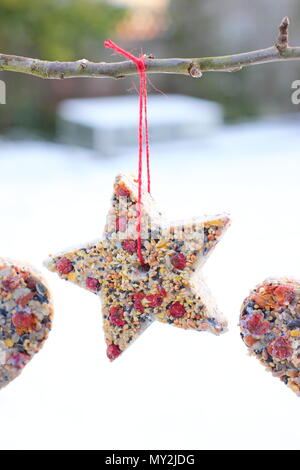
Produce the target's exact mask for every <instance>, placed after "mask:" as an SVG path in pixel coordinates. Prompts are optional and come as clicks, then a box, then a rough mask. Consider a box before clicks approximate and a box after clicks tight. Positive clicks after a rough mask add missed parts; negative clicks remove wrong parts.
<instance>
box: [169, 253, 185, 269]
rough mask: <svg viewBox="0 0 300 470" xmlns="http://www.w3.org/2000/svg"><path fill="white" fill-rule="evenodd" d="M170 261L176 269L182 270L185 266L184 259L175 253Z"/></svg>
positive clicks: (180, 254)
mask: <svg viewBox="0 0 300 470" xmlns="http://www.w3.org/2000/svg"><path fill="white" fill-rule="evenodd" d="M170 261H171V263H172V264H173V266H174V268H176V269H184V268H185V265H186V257H185V256H184V255H183V254H182V253H175V254H174V255H172V256H171V257H170Z"/></svg>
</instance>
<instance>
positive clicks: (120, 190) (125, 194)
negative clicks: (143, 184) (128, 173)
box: [116, 184, 130, 197]
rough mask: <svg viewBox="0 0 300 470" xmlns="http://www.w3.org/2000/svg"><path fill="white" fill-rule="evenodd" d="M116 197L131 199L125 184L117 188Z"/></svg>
mask: <svg viewBox="0 0 300 470" xmlns="http://www.w3.org/2000/svg"><path fill="white" fill-rule="evenodd" d="M116 196H118V197H130V191H129V189H128V188H126V186H124V184H119V185H118V186H117V187H116Z"/></svg>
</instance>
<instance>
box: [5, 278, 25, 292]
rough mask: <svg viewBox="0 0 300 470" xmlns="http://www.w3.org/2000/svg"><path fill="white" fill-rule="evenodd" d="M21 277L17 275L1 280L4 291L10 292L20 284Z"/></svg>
mask: <svg viewBox="0 0 300 470" xmlns="http://www.w3.org/2000/svg"><path fill="white" fill-rule="evenodd" d="M20 281H21V279H20V278H19V277H17V276H15V277H10V278H8V279H5V280H4V281H2V287H3V289H4V290H5V291H6V292H12V291H13V290H15V289H17V288H18V287H19V286H20Z"/></svg>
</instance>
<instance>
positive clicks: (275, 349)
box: [268, 336, 293, 359]
mask: <svg viewBox="0 0 300 470" xmlns="http://www.w3.org/2000/svg"><path fill="white" fill-rule="evenodd" d="M268 353H269V354H270V355H271V356H272V357H276V358H277V359H288V358H289V357H291V356H292V354H293V349H292V345H291V343H290V342H289V340H288V339H286V338H284V337H283V336H280V337H279V338H276V339H274V340H273V341H272V342H271V343H270V344H269V346H268Z"/></svg>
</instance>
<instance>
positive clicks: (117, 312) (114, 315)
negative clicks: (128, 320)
mask: <svg viewBox="0 0 300 470" xmlns="http://www.w3.org/2000/svg"><path fill="white" fill-rule="evenodd" d="M109 313H110V315H109V321H110V322H111V323H112V324H113V325H117V326H124V325H125V321H124V309H123V308H122V307H110V309H109Z"/></svg>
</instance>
